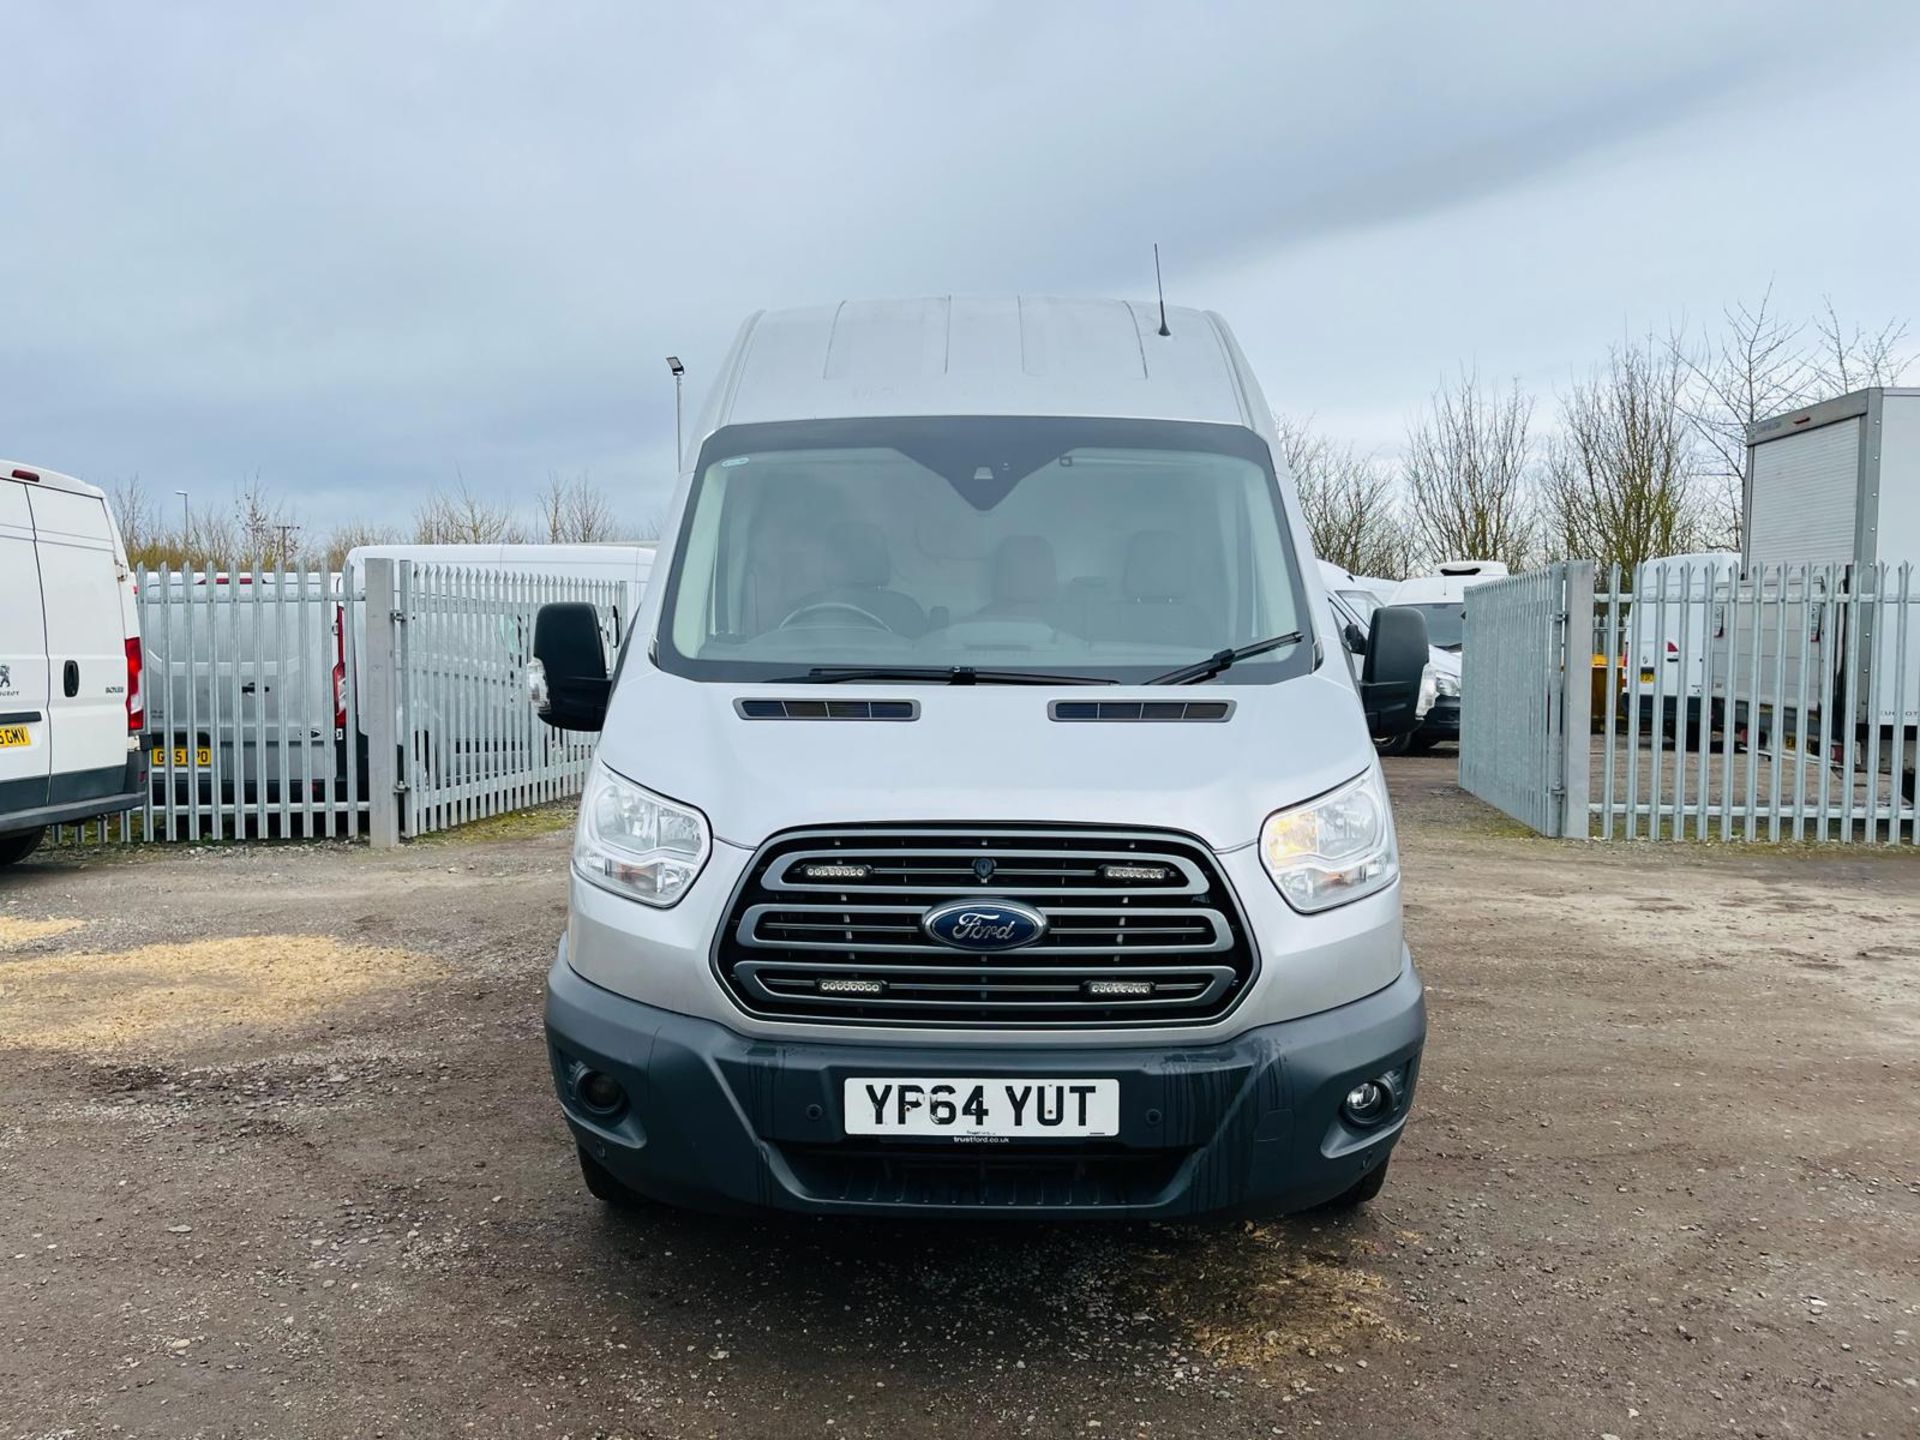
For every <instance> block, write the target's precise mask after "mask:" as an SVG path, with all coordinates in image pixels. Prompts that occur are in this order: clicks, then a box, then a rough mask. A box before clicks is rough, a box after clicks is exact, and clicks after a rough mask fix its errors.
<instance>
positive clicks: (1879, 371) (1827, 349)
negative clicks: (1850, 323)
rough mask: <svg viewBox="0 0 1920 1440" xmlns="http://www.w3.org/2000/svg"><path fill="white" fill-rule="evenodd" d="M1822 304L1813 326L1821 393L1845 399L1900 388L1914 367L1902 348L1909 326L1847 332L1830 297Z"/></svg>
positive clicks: (1888, 325)
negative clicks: (1869, 390) (1859, 393)
mask: <svg viewBox="0 0 1920 1440" xmlns="http://www.w3.org/2000/svg"><path fill="white" fill-rule="evenodd" d="M1821 304H1822V306H1823V307H1824V311H1825V313H1824V314H1822V315H1820V316H1819V317H1818V318H1817V319H1816V320H1815V321H1814V322H1813V327H1814V329H1815V330H1817V331H1818V332H1819V334H1820V354H1819V357H1818V359H1816V360H1815V361H1814V362H1813V363H1814V368H1815V370H1816V372H1817V374H1818V376H1819V382H1820V387H1821V389H1823V390H1824V391H1825V392H1826V393H1827V395H1845V394H1848V393H1849V392H1851V391H1854V390H1865V389H1866V388H1868V387H1869V386H1872V385H1898V384H1899V383H1900V377H1901V376H1902V375H1903V374H1904V373H1905V372H1906V370H1907V367H1908V366H1910V365H1912V364H1913V356H1912V355H1911V354H1909V353H1904V352H1903V351H1902V350H1901V348H1900V347H1901V345H1902V344H1903V343H1904V342H1905V341H1906V338H1907V322H1906V321H1904V320H1889V321H1887V323H1886V324H1884V325H1882V326H1881V327H1880V328H1879V329H1878V330H1875V331H1873V332H1871V333H1869V332H1868V331H1866V330H1864V329H1862V328H1861V327H1860V326H1859V325H1858V324H1856V325H1855V326H1854V327H1853V328H1852V329H1851V330H1848V328H1847V327H1846V326H1845V325H1843V324H1842V323H1841V321H1840V316H1839V314H1838V312H1836V311H1835V310H1834V308H1833V297H1832V296H1831V295H1827V296H1822V297H1821Z"/></svg>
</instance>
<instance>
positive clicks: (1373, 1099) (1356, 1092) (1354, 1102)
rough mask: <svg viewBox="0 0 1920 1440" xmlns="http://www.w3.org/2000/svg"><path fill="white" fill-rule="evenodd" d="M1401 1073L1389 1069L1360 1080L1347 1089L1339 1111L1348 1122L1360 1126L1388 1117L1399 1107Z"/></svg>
mask: <svg viewBox="0 0 1920 1440" xmlns="http://www.w3.org/2000/svg"><path fill="white" fill-rule="evenodd" d="M1402 1073H1403V1072H1402V1071H1399V1070H1390V1071H1388V1072H1387V1073H1386V1074H1385V1075H1376V1076H1374V1078H1373V1079H1371V1080H1362V1081H1361V1082H1360V1083H1359V1084H1358V1085H1356V1086H1354V1087H1353V1088H1352V1089H1351V1090H1349V1091H1347V1098H1346V1099H1345V1100H1344V1101H1342V1102H1341V1105H1340V1113H1341V1114H1342V1115H1344V1116H1346V1118H1347V1122H1348V1123H1349V1124H1351V1125H1358V1126H1361V1127H1362V1128H1364V1127H1366V1126H1369V1125H1378V1124H1379V1123H1380V1122H1381V1121H1382V1120H1386V1119H1390V1118H1391V1117H1392V1116H1393V1114H1394V1113H1395V1112H1396V1111H1397V1110H1399V1108H1400V1095H1401V1092H1402V1089H1403V1088H1404V1087H1403V1082H1402V1080H1401V1075H1402Z"/></svg>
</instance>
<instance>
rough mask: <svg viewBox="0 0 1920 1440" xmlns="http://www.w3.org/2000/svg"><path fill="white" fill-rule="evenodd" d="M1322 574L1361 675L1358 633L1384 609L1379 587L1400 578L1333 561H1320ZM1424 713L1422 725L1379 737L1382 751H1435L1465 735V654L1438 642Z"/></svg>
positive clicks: (1424, 682)
mask: <svg viewBox="0 0 1920 1440" xmlns="http://www.w3.org/2000/svg"><path fill="white" fill-rule="evenodd" d="M1320 578H1321V580H1322V581H1324V582H1325V584H1326V587H1327V598H1328V600H1330V601H1332V603H1333V608H1334V614H1335V618H1336V619H1338V620H1339V621H1340V622H1341V625H1342V627H1343V629H1345V627H1347V626H1349V625H1350V626H1351V627H1352V629H1351V630H1346V633H1345V636H1344V638H1345V639H1346V642H1347V644H1346V648H1347V656H1348V663H1349V664H1350V665H1352V666H1353V667H1354V673H1355V676H1356V678H1357V677H1358V674H1359V666H1360V664H1361V657H1362V655H1364V653H1365V651H1364V649H1363V650H1358V651H1356V650H1355V649H1354V646H1353V638H1354V636H1355V635H1356V634H1357V635H1359V636H1361V637H1364V636H1365V635H1366V632H1367V627H1368V626H1369V625H1371V624H1372V623H1373V612H1374V611H1376V610H1378V609H1380V608H1382V601H1381V599H1380V591H1379V588H1378V587H1379V586H1380V585H1383V584H1384V585H1389V586H1394V587H1397V586H1398V585H1399V582H1398V581H1397V580H1387V581H1376V580H1372V579H1369V578H1368V577H1367V576H1364V575H1355V574H1354V573H1353V572H1352V571H1351V570H1347V569H1344V568H1342V567H1341V566H1339V565H1336V564H1334V563H1333V562H1332V561H1331V560H1322V561H1321V562H1320ZM1416 713H1417V714H1418V715H1419V717H1420V724H1419V726H1418V728H1416V729H1414V730H1410V731H1408V732H1407V733H1405V734H1404V735H1394V736H1389V737H1385V738H1382V739H1377V740H1375V741H1374V747H1375V748H1376V749H1378V750H1379V752H1380V753H1381V754H1382V755H1406V754H1409V753H1416V752H1419V751H1423V750H1429V749H1432V748H1433V746H1435V745H1438V744H1440V743H1441V742H1442V741H1449V740H1451V741H1457V740H1458V739H1459V738H1460V652H1459V651H1458V650H1442V649H1441V648H1440V647H1439V646H1438V645H1429V646H1428V647H1427V671H1426V674H1425V676H1424V677H1423V678H1422V679H1421V681H1420V703H1419V706H1418V708H1417V712H1416Z"/></svg>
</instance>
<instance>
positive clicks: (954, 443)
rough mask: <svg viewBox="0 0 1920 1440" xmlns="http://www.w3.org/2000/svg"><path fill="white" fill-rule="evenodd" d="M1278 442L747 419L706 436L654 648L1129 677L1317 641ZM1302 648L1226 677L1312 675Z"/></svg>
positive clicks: (737, 674)
mask: <svg viewBox="0 0 1920 1440" xmlns="http://www.w3.org/2000/svg"><path fill="white" fill-rule="evenodd" d="M1285 526H1286V522H1285V518H1284V514H1283V512H1282V510H1281V507H1280V504H1279V491H1278V487H1277V485H1276V484H1275V481H1274V474H1273V468H1272V462H1271V459H1270V457H1269V455H1268V452H1267V448H1266V445H1265V443H1264V442H1262V441H1261V440H1260V439H1259V437H1258V436H1256V435H1255V434H1253V433H1252V432H1251V431H1248V430H1244V429H1241V428H1239V427H1236V426H1224V425H1203V424H1194V423H1175V422H1161V421H1140V420H1104V419H1058V418H1017V417H998V416H992V417H960V418H933V419H863V420H831V421H808V422H795V423H783V424H774V425H751V426H735V427H731V428H729V429H726V430H722V431H719V432H718V433H716V434H715V435H714V436H713V437H712V438H711V439H710V440H709V441H708V442H707V444H706V445H705V446H704V447H703V449H702V452H701V456H700V463H699V466H698V469H697V471H696V474H695V478H694V481H693V490H692V494H691V496H690V497H689V500H688V503H687V506H686V511H685V517H684V519H683V522H682V530H681V533H680V536H679V542H678V544H677V545H676V546H675V550H674V559H673V568H672V573H671V574H670V575H669V577H668V581H667V583H668V591H667V594H666V596H665V597H664V605H663V610H662V615H663V619H662V624H661V627H660V633H659V643H658V645H657V648H656V658H657V660H658V663H659V664H660V666H661V668H663V669H666V670H668V671H671V672H673V673H676V674H681V675H687V676H691V677H694V678H699V679H711V680H772V679H787V678H792V677H795V676H805V675H806V674H807V673H808V672H809V671H810V670H812V669H814V668H828V669H830V668H836V667H860V668H867V667H872V668H877V669H891V668H895V667H915V668H919V669H932V670H935V671H940V670H945V669H949V668H953V667H966V668H968V669H979V670H982V671H985V670H989V669H991V670H993V671H1001V672H1004V671H1009V670H1013V671H1033V672H1037V673H1044V674H1054V675H1070V676H1085V677H1087V678H1090V679H1105V680H1113V681H1120V682H1137V681H1142V680H1145V679H1148V678H1149V677H1151V676H1154V675H1158V674H1160V673H1162V672H1163V671H1166V670H1167V669H1169V668H1170V667H1173V666H1178V665H1181V664H1183V663H1185V662H1188V661H1192V660H1196V659H1200V658H1203V657H1205V656H1208V655H1211V654H1213V653H1215V652H1216V651H1220V650H1224V649H1228V648H1231V647H1235V646H1240V645H1246V644H1250V643H1252V642H1254V641H1258V640H1262V639H1265V638H1268V637H1271V636H1276V635H1281V634H1284V633H1286V632H1288V631H1294V630H1299V631H1302V632H1308V640H1309V642H1310V640H1311V635H1310V631H1309V627H1308V622H1307V619H1306V615H1307V611H1306V605H1305V601H1304V596H1303V594H1302V592H1301V589H1300V582H1299V577H1298V574H1297V571H1296V567H1295V566H1294V564H1293V558H1292V557H1293V549H1292V546H1291V544H1290V543H1289V541H1288V538H1287V533H1286V528H1285ZM1312 657H1313V647H1312V645H1311V643H1303V644H1296V645H1288V646H1282V647H1280V648H1278V649H1276V650H1273V651H1270V652H1267V653H1265V654H1261V655H1259V656H1257V657H1250V658H1249V659H1247V660H1245V661H1243V662H1241V663H1240V664H1238V665H1235V666H1234V667H1232V668H1231V669H1230V670H1227V671H1225V672H1224V673H1223V674H1221V675H1220V676H1219V681H1220V683H1226V684H1250V683H1271V682H1272V681H1275V680H1278V679H1282V678H1285V677H1287V676H1290V675H1295V674H1301V673H1304V672H1305V671H1306V670H1307V669H1309V668H1311V665H1312V663H1313V658H1312Z"/></svg>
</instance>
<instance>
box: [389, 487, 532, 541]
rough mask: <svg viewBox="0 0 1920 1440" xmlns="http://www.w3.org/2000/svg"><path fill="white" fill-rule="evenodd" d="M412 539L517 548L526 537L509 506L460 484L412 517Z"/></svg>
mask: <svg viewBox="0 0 1920 1440" xmlns="http://www.w3.org/2000/svg"><path fill="white" fill-rule="evenodd" d="M413 538H414V540H415V542H416V543H418V544H421V545H497V544H509V545H517V544H520V543H522V542H523V541H524V540H525V539H526V533H525V532H524V531H523V530H522V529H521V528H520V523H519V521H517V520H515V519H514V516H513V510H512V508H511V507H510V506H507V505H504V504H501V505H496V504H494V503H492V502H491V501H487V500H483V499H481V498H480V497H479V496H478V495H475V494H474V493H473V491H472V490H471V489H469V488H468V486H467V483H466V481H465V480H461V481H460V482H459V486H458V488H457V489H454V490H452V491H446V490H435V491H434V492H433V493H432V494H431V495H429V496H427V498H426V501H425V502H424V503H423V504H422V505H421V506H420V508H419V509H418V510H417V511H416V512H415V513H414V524H413Z"/></svg>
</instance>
